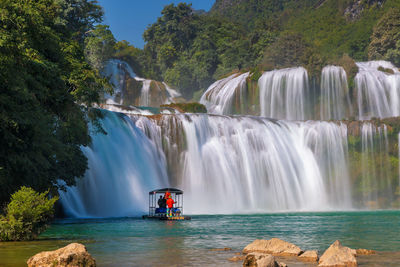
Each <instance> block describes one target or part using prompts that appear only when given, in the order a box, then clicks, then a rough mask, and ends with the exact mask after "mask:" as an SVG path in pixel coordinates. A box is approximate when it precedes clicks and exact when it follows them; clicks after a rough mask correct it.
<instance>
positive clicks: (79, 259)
mask: <svg viewBox="0 0 400 267" xmlns="http://www.w3.org/2000/svg"><path fill="white" fill-rule="evenodd" d="M27 264H28V267H78V266H79V267H96V261H95V260H94V258H93V257H92V256H91V255H90V254H89V253H88V252H87V250H86V247H85V246H84V245H82V244H79V243H71V244H69V245H68V246H66V247H63V248H60V249H57V250H54V251H44V252H40V253H38V254H36V255H34V256H32V257H31V258H30V259H29V260H28V261H27Z"/></svg>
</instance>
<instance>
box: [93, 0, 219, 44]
mask: <svg viewBox="0 0 400 267" xmlns="http://www.w3.org/2000/svg"><path fill="white" fill-rule="evenodd" d="M98 2H99V3H100V5H101V6H102V7H103V8H104V12H105V19H104V23H105V24H107V25H110V29H111V31H112V32H113V34H114V36H115V38H116V39H117V40H118V41H121V40H127V41H128V42H130V43H131V44H133V45H134V46H135V47H139V48H143V46H144V41H143V38H142V34H143V32H144V31H145V29H146V28H147V26H148V25H149V24H152V23H154V22H155V21H156V20H157V18H158V17H160V16H161V10H162V9H163V8H164V6H166V5H169V4H171V3H173V4H175V5H176V4H178V3H180V2H186V3H192V6H193V8H194V9H204V10H206V11H209V10H210V8H211V7H212V5H213V4H214V2H215V0H191V1H190V0H188V1H182V0H180V1H179V0H98Z"/></svg>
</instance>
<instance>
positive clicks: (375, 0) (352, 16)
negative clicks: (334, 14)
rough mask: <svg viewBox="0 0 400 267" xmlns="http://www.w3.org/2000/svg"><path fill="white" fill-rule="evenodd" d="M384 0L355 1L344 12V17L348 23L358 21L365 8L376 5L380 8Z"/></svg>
mask: <svg viewBox="0 0 400 267" xmlns="http://www.w3.org/2000/svg"><path fill="white" fill-rule="evenodd" d="M383 2H384V0H366V1H365V0H355V1H353V2H352V3H351V4H350V5H349V6H348V7H347V8H346V10H345V11H344V15H345V17H346V18H347V19H348V20H350V21H355V20H358V19H359V18H360V17H361V15H362V12H363V11H364V9H365V8H366V7H369V6H372V5H376V6H377V7H381V6H382V4H383Z"/></svg>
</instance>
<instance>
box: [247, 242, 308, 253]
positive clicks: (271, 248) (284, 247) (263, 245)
mask: <svg viewBox="0 0 400 267" xmlns="http://www.w3.org/2000/svg"><path fill="white" fill-rule="evenodd" d="M251 252H260V253H266V254H271V255H274V256H298V255H300V254H301V253H303V251H302V250H301V249H300V248H299V247H298V246H296V245H294V244H292V243H289V242H286V241H283V240H281V239H279V238H272V239H270V240H263V239H257V240H255V241H254V242H253V243H250V244H248V245H247V246H246V247H245V248H244V249H243V253H251Z"/></svg>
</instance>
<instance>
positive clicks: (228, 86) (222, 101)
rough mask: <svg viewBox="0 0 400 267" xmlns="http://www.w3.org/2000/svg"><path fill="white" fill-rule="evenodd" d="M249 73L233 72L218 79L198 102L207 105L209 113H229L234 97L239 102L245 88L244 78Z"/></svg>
mask: <svg viewBox="0 0 400 267" xmlns="http://www.w3.org/2000/svg"><path fill="white" fill-rule="evenodd" d="M248 76H249V73H248V72H246V73H243V74H240V75H238V74H233V75H231V76H229V77H227V78H225V79H222V80H218V81H216V82H215V83H213V84H212V85H210V87H208V89H207V91H206V92H205V93H204V94H203V95H202V97H201V99H200V103H202V104H204V105H205V106H206V107H207V110H208V112H209V113H213V114H231V113H232V106H233V104H234V100H235V98H238V102H240V101H241V100H242V99H243V97H242V94H243V93H244V90H245V89H246V78H247V77H248Z"/></svg>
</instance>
